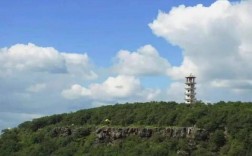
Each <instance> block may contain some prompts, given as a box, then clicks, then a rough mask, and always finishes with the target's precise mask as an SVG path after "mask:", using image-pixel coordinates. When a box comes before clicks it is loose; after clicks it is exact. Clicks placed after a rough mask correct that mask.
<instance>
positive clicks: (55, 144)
mask: <svg viewBox="0 0 252 156" xmlns="http://www.w3.org/2000/svg"><path fill="white" fill-rule="evenodd" d="M106 119H108V120H109V122H105V120H106ZM108 120H106V121H108ZM110 127H113V128H114V129H115V130H116V131H115V132H116V133H118V132H119V130H120V131H121V129H127V133H126V134H128V133H129V132H128V131H132V130H134V131H137V132H138V131H139V133H141V134H143V132H144V135H143V136H144V137H141V135H128V136H127V137H117V139H115V140H114V141H111V138H110V139H109V140H108V141H106V140H102V141H101V140H100V139H101V137H99V136H97V135H98V134H99V135H100V134H101V133H100V132H99V133H98V132H97V130H99V129H100V130H101V129H104V128H105V129H106V128H110ZM136 127H137V128H136ZM167 127H169V128H170V130H174V129H176V127H187V129H188V127H197V128H198V129H202V130H204V132H207V133H206V134H207V135H202V136H201V137H193V138H188V137H173V135H172V136H169V137H167V136H164V135H162V134H170V133H168V132H165V133H164V131H165V130H167ZM169 128H168V129H169ZM154 129H155V131H154ZM158 129H161V131H162V132H160V135H159V133H156V132H158ZM180 129H181V128H180ZM106 131H109V133H112V132H113V131H111V130H110V129H109V130H108V129H106ZM134 131H133V132H134ZM2 132H3V133H2V134H1V136H0V156H6V155H10V156H12V155H17V156H29V155H30V156H34V155H36V156H44V155H60V156H64V155H65V156H70V155H77V156H78V155H90V156H93V155H99V156H103V155H104V156H107V155H108V156H110V155H127V156H130V155H144V156H146V155H153V156H154V155H155V156H158V155H162V156H163V155H169V156H172V155H204V156H207V155H228V156H232V155H233V156H236V155H244V156H246V155H252V103H241V102H227V103H225V102H218V103H216V104H203V103H197V104H195V105H194V106H191V107H189V106H188V105H185V104H177V103H175V102H148V103H134V104H116V105H111V106H102V107H99V108H92V109H86V110H80V111H77V112H74V113H65V114H59V115H52V116H46V117H42V118H39V119H34V120H33V121H27V122H24V123H22V124H20V125H19V126H18V127H17V128H13V129H5V130H3V131H2ZM147 132H150V133H151V135H146V134H147ZM153 132H155V133H153ZM120 133H121V132H120ZM145 133H146V134H145ZM152 133H153V134H152ZM180 133H182V132H181V131H180ZM121 134H122V133H121ZM121 134H118V135H121ZM148 134H149V133H148ZM174 134H175V133H174ZM204 134H205V133H204ZM115 135H117V134H115ZM181 135H182V134H181ZM105 138H106V137H105Z"/></svg>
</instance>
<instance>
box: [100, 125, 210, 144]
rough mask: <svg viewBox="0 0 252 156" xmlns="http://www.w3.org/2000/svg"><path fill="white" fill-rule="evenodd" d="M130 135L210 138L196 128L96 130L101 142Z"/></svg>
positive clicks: (104, 128) (107, 128)
mask: <svg viewBox="0 0 252 156" xmlns="http://www.w3.org/2000/svg"><path fill="white" fill-rule="evenodd" d="M130 135H137V136H139V137H140V138H149V137H152V136H153V135H161V136H163V137H167V138H188V139H189V138H191V139H198V140H204V139H207V138H208V132H207V131H206V130H204V129H199V128H196V127H166V128H136V127H135V128H130V127H124V128H113V127H102V128H98V129H97V130H96V137H97V140H98V141H100V142H106V141H110V142H111V141H113V140H118V139H123V138H125V137H127V136H130Z"/></svg>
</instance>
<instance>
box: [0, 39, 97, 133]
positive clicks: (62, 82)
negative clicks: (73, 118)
mask: <svg viewBox="0 0 252 156" xmlns="http://www.w3.org/2000/svg"><path fill="white" fill-rule="evenodd" d="M96 77H97V74H96V73H95V72H94V67H93V65H92V64H91V63H90V58H89V57H88V55H87V54H85V53H84V54H80V53H66V52H60V51H58V50H56V49H55V48H53V47H41V46H37V45H34V44H32V43H29V44H16V45H13V46H11V47H8V48H1V49H0V118H1V119H4V120H5V121H0V122H1V125H4V126H5V125H8V124H10V125H13V124H14V123H15V124H17V122H21V120H22V121H23V120H28V119H31V118H34V117H36V116H33V115H32V114H40V115H48V114H52V113H53V114H54V113H60V112H67V111H70V110H71V109H72V107H73V108H74V107H77V108H78V107H80V103H81V102H79V103H77V102H75V103H74V102H72V103H71V104H72V105H73V106H69V103H68V102H66V100H65V99H64V98H62V96H61V91H62V90H63V89H64V88H65V87H66V86H69V85H70V84H72V83H73V82H75V83H80V82H83V81H91V80H94V79H95V78H96ZM81 107H82V108H85V107H90V106H87V105H82V106H81ZM6 112H8V113H6ZM9 114H12V115H14V117H13V118H12V117H11V115H9ZM30 114H31V115H30ZM17 116H18V117H17ZM24 116H25V117H24ZM17 118H19V119H20V120H17ZM8 120H9V121H11V122H7V121H8ZM12 120H13V121H12ZM1 128H2V127H1V126H0V129H1Z"/></svg>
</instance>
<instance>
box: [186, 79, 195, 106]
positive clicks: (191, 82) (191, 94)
mask: <svg viewBox="0 0 252 156" xmlns="http://www.w3.org/2000/svg"><path fill="white" fill-rule="evenodd" d="M185 78H186V82H185V103H186V104H193V103H195V102H196V92H195V90H196V88H195V84H196V82H195V78H196V77H195V76H193V75H192V74H190V75H189V76H187V77H185Z"/></svg>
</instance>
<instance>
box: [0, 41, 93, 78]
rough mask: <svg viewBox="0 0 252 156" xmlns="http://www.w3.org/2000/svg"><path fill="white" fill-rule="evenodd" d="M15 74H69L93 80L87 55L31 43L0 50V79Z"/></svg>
mask: <svg viewBox="0 0 252 156" xmlns="http://www.w3.org/2000/svg"><path fill="white" fill-rule="evenodd" d="M16 72H48V73H70V74H71V75H78V76H83V77H85V78H95V77H96V74H95V73H94V72H93V71H92V70H90V62H89V58H88V56H87V54H76V53H75V54H74V53H73V54H71V53H63V52H58V51H57V50H56V49H54V48H52V47H39V46H36V45H34V44H32V43H29V44H27V45H26V44H16V45H13V46H11V47H10V48H2V49H0V77H4V76H8V75H12V74H14V75H15V74H16Z"/></svg>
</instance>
